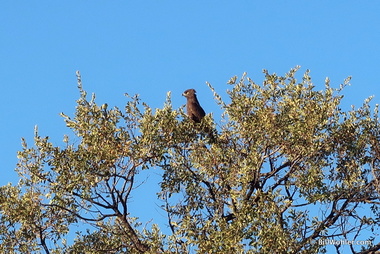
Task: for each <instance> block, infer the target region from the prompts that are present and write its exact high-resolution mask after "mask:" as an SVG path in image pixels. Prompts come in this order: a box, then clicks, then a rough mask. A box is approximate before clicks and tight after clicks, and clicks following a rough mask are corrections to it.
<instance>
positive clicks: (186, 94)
mask: <svg viewBox="0 0 380 254" xmlns="http://www.w3.org/2000/svg"><path fill="white" fill-rule="evenodd" d="M195 93H196V91H195V90H194V89H187V90H186V91H185V92H183V94H182V96H185V97H186V98H188V97H190V96H194V95H195Z"/></svg>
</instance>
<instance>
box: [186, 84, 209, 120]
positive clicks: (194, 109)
mask: <svg viewBox="0 0 380 254" xmlns="http://www.w3.org/2000/svg"><path fill="white" fill-rule="evenodd" d="M195 93H196V91H195V90H194V89H187V90H186V91H185V92H183V94H182V95H183V96H185V97H186V99H187V103H186V111H187V115H188V116H189V117H190V119H192V120H193V121H194V122H196V123H200V122H201V120H202V118H203V117H204V116H205V115H206V113H205V111H204V110H203V108H202V107H201V105H200V104H199V101H198V99H197V96H196V94H195Z"/></svg>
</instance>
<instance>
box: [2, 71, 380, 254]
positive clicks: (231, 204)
mask: <svg viewBox="0 0 380 254" xmlns="http://www.w3.org/2000/svg"><path fill="white" fill-rule="evenodd" d="M298 73H299V71H298V67H297V68H294V69H292V70H290V71H289V73H287V74H285V75H284V76H278V75H277V74H270V73H269V72H268V71H266V70H264V75H265V78H264V81H263V82H262V83H261V84H258V83H255V82H254V81H253V80H251V79H250V78H249V77H247V76H246V74H244V75H243V76H242V77H241V78H238V77H236V76H235V77H232V78H231V79H230V80H229V81H228V84H227V86H228V90H227V95H228V98H222V96H221V95H220V92H218V91H216V89H214V88H213V87H212V86H211V84H208V86H209V88H210V89H211V90H212V92H213V94H214V99H215V103H216V104H217V105H218V106H219V107H220V109H221V112H222V114H221V116H220V120H219V121H218V122H216V121H215V120H214V119H213V116H212V114H207V115H206V116H205V117H204V118H203V119H202V121H201V122H200V123H196V122H194V121H192V120H191V119H188V117H187V116H186V115H185V114H184V112H183V109H184V108H183V107H181V108H179V109H173V107H172V104H171V97H170V96H171V95H170V93H168V96H167V100H166V102H165V103H164V106H163V107H162V108H159V109H152V108H151V107H150V106H149V105H148V104H146V103H144V102H142V101H141V99H140V98H139V97H138V96H129V95H126V96H127V98H128V102H127V103H126V105H125V108H124V109H119V108H117V107H109V106H108V105H107V104H103V105H98V104H96V101H95V96H94V95H93V96H92V97H91V98H90V99H88V96H87V93H86V92H85V90H84V89H83V87H82V82H81V77H80V74H79V72H78V73H77V78H78V88H79V91H80V98H79V99H78V101H77V107H76V111H75V114H74V116H68V115H65V114H63V113H62V114H61V115H62V117H63V118H64V120H65V121H66V124H67V127H68V128H69V129H71V130H72V131H73V133H74V134H70V135H66V136H64V140H63V143H62V144H59V145H55V144H53V143H52V142H51V141H50V139H49V137H44V136H40V134H39V132H38V130H37V129H36V130H35V136H34V141H33V144H32V145H28V144H27V141H26V140H23V141H22V150H21V151H19V153H18V158H19V162H18V164H17V168H16V170H17V172H18V174H19V176H20V181H19V182H18V183H17V184H11V183H10V184H8V185H5V186H2V187H0V251H1V252H2V253H324V252H326V247H327V245H326V244H324V243H331V242H333V243H335V247H334V250H336V252H337V253H340V252H341V251H342V250H343V248H344V250H349V251H351V252H352V253H374V252H375V251H377V250H380V241H379V237H378V235H377V233H376V232H377V231H378V229H379V226H380V210H379V204H380V197H379V179H380V161H379V158H380V157H379V156H380V145H379V141H380V125H379V118H378V106H377V105H376V106H375V107H372V108H371V106H370V99H368V100H365V101H364V103H363V105H361V106H360V107H358V108H354V107H352V109H351V110H349V111H343V110H342V109H341V108H340V107H339V106H340V103H341V99H342V97H343V96H342V92H343V90H344V87H345V86H346V85H347V84H348V83H349V78H348V79H346V80H345V81H344V82H343V84H342V85H340V87H339V88H332V87H331V86H330V84H329V80H328V79H326V81H325V86H324V89H322V90H317V89H316V86H314V84H313V83H312V80H311V77H310V75H309V72H308V71H306V72H305V73H304V74H303V75H300V76H301V78H298V79H297V77H296V76H298V75H299V74H298ZM210 129H212V130H213V133H214V134H213V135H212V138H210V135H207V133H208V132H209V130H210ZM143 170H151V171H154V172H156V173H157V174H160V176H161V177H162V179H161V181H160V182H159V183H157V184H158V185H159V186H160V192H159V193H157V199H158V200H160V204H162V210H163V211H164V212H165V214H166V215H167V221H166V224H162V223H158V221H156V220H155V218H153V219H152V223H151V224H149V225H150V226H149V227H143V226H142V223H145V222H143V221H140V219H139V215H138V214H131V213H130V207H131V205H133V204H131V203H129V202H128V200H129V197H130V196H131V195H132V193H133V192H134V191H135V190H136V188H140V189H141V188H149V186H145V185H144V184H140V183H139V184H136V181H135V178H136V175H137V174H138V173H139V172H141V171H143ZM73 225H81V228H87V229H88V230H87V231H85V232H83V231H80V232H77V234H76V237H75V239H73V241H70V242H66V239H67V235H68V234H71V235H72V234H74V233H73V232H72V231H73V230H74V229H75V228H74V229H73ZM164 227H168V230H163V228H164ZM164 232H170V233H164ZM73 238H74V237H73ZM340 239H346V240H349V241H352V244H347V245H346V246H344V244H339V243H337V240H340ZM334 241H335V242H334ZM359 241H360V244H358V242H359Z"/></svg>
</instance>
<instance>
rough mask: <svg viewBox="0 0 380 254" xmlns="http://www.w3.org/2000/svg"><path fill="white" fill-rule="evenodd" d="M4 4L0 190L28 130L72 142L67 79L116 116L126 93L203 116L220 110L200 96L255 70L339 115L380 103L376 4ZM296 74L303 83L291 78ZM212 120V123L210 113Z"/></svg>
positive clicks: (349, 0) (71, 90)
mask: <svg viewBox="0 0 380 254" xmlns="http://www.w3.org/2000/svg"><path fill="white" fill-rule="evenodd" d="M184 2H185V1H126V0H124V1H78V0H75V1H73V0H66V1H60V2H58V1H47V0H39V1H17V0H16V1H1V3H0V89H1V92H0V100H1V109H0V119H1V131H0V140H1V148H0V159H1V168H0V170H1V179H0V185H3V184H6V183H7V182H14V183H16V182H17V181H18V178H17V174H16V173H15V172H14V171H13V169H14V167H15V164H16V162H17V158H16V152H17V150H19V149H20V148H21V145H20V138H21V137H25V138H27V140H28V141H29V143H32V137H33V128H34V125H36V124H37V125H38V126H39V130H40V134H41V135H43V136H45V135H48V136H50V137H51V138H52V140H53V141H55V142H56V143H57V144H58V145H59V144H60V142H61V140H62V136H63V135H64V134H65V133H70V131H69V130H68V129H67V128H66V127H65V123H64V122H63V120H62V119H61V118H60V116H59V113H60V112H64V113H66V114H68V115H72V114H73V112H74V110H75V100H76V99H77V98H78V91H77V89H76V77H75V71H76V70H80V71H81V74H82V79H83V85H84V88H85V90H87V91H88V92H89V93H92V92H95V93H96V95H97V102H98V103H104V102H107V103H108V105H109V106H110V107H112V106H114V105H117V106H120V107H122V106H123V105H124V104H125V102H126V98H125V97H124V96H123V94H124V93H125V92H128V93H130V94H135V93H138V94H140V95H141V98H142V99H143V101H145V102H147V103H148V104H149V105H151V106H152V107H162V105H163V103H164V100H165V96H166V93H167V92H168V91H172V101H173V106H174V107H175V108H178V107H180V106H181V105H183V104H184V103H185V99H184V98H183V97H182V96H181V93H182V92H183V91H184V90H185V89H188V88H195V89H196V90H197V91H198V97H199V100H200V101H201V104H202V106H203V107H204V109H205V110H206V112H216V111H217V110H218V107H217V106H216V104H215V102H214V101H213V100H212V93H211V92H210V90H209V89H208V87H207V86H206V85H205V82H206V81H208V82H210V83H211V84H212V85H213V86H214V87H215V88H216V89H217V90H218V91H220V92H221V93H223V91H225V90H226V88H227V86H226V85H225V84H226V82H227V80H228V79H229V78H230V77H232V76H234V75H238V76H240V75H241V74H242V73H243V72H248V76H250V77H251V78H252V79H253V80H255V81H257V82H261V81H262V79H263V76H262V74H261V70H262V69H264V68H265V69H268V70H269V71H270V72H276V73H277V74H284V73H285V72H287V71H288V70H289V69H290V68H292V67H294V66H296V65H301V66H302V69H301V72H304V71H305V70H306V69H310V70H311V75H312V77H313V80H314V83H315V85H317V86H320V87H321V88H322V87H323V81H324V79H325V77H327V76H328V77H329V78H330V79H331V81H332V82H331V83H332V85H333V86H335V87H338V86H339V84H340V83H342V82H343V80H344V78H346V77H347V76H352V77H353V79H352V82H351V83H352V86H350V87H348V88H346V90H345V92H344V95H345V98H344V103H345V104H344V106H346V107H347V108H348V107H349V105H351V104H354V105H357V106H359V105H361V104H362V102H363V100H364V99H365V98H366V97H368V96H370V95H375V98H374V101H373V102H374V103H379V102H380V100H379V98H380V82H379V78H378V76H379V72H380V65H379V60H380V31H379V30H380V15H379V12H380V1H366V0H363V1H353V0H346V1H325V0H318V1H316V0H315V1H280V0H278V1H248V0H246V1H221V0H218V1H216V0H210V1H188V2H189V3H184ZM300 75H301V73H300ZM214 115H215V113H214Z"/></svg>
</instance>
